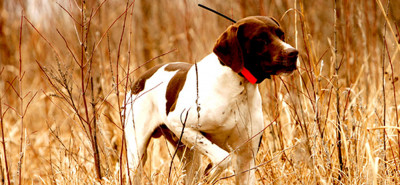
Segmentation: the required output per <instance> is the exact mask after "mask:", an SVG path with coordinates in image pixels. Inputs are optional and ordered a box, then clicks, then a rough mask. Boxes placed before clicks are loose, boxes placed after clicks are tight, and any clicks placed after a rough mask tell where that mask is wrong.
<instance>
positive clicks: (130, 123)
mask: <svg viewBox="0 0 400 185" xmlns="http://www.w3.org/2000/svg"><path fill="white" fill-rule="evenodd" d="M133 98H134V96H133V95H132V94H131V93H130V92H129V93H128V94H127V95H126V97H125V113H124V116H125V128H124V132H125V140H126V149H127V151H126V152H127V153H126V155H127V157H128V164H129V168H130V169H136V168H137V167H138V165H139V154H138V149H137V141H136V132H135V123H134V119H133V103H134V102H133Z"/></svg>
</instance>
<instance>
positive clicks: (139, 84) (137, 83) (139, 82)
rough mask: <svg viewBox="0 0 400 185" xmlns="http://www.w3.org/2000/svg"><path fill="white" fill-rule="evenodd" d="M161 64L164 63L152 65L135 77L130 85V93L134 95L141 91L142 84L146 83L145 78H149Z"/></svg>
mask: <svg viewBox="0 0 400 185" xmlns="http://www.w3.org/2000/svg"><path fill="white" fill-rule="evenodd" d="M163 65H164V64H160V65H157V66H154V67H153V68H151V69H149V70H148V71H146V72H145V73H144V74H143V75H142V76H140V77H139V79H137V80H136V81H135V83H134V84H133V86H132V94H135V95H136V94H139V93H140V92H141V91H143V89H144V85H145V84H146V80H147V79H149V78H150V77H151V76H153V75H154V73H155V72H156V71H157V70H158V69H160V67H162V66H163Z"/></svg>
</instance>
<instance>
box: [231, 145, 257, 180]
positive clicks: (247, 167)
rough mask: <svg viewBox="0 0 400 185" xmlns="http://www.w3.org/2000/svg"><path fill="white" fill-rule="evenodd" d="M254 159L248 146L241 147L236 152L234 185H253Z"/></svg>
mask: <svg viewBox="0 0 400 185" xmlns="http://www.w3.org/2000/svg"><path fill="white" fill-rule="evenodd" d="M249 145H250V144H249ZM255 157H256V153H254V151H253V150H252V148H251V147H250V146H242V147H241V148H240V149H239V150H238V151H237V152H236V172H235V173H236V184H255V173H254V169H252V168H253V167H254V166H255Z"/></svg>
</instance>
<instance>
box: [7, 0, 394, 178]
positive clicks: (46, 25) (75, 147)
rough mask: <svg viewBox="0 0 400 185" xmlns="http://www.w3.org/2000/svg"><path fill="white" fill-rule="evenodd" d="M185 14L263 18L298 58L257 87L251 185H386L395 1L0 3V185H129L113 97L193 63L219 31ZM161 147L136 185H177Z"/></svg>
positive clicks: (176, 167)
mask: <svg viewBox="0 0 400 185" xmlns="http://www.w3.org/2000/svg"><path fill="white" fill-rule="evenodd" d="M197 3H203V4H205V5H207V6H210V7H212V8H214V9H217V10H219V11H220V12H222V13H224V14H226V15H229V16H230V17H232V18H233V19H235V20H238V19H240V18H242V17H245V16H249V15H271V16H273V17H275V18H277V19H278V20H279V21H280V22H281V25H282V27H283V28H284V30H285V32H286V38H287V42H289V43H290V44H292V45H296V46H297V48H298V50H299V51H300V56H299V69H298V70H297V71H295V72H294V73H293V74H292V75H290V76H279V77H278V76H274V77H272V79H271V80H265V82H263V83H261V84H260V89H261V94H262V97H263V112H264V117H265V127H266V130H265V131H264V133H263V135H264V137H263V138H264V139H263V141H262V145H261V148H260V152H259V154H258V156H257V162H256V164H258V166H257V168H255V169H252V170H256V175H257V179H258V184H272V183H273V184H332V183H335V184H339V183H343V184H362V183H364V184H398V183H399V182H400V178H399V177H400V171H399V168H400V164H399V163H400V153H399V152H400V147H399V146H400V142H399V141H400V137H399V133H400V128H399V125H398V124H399V123H398V122H399V116H398V108H399V107H398V102H397V101H398V100H397V99H398V98H397V95H398V90H399V89H400V88H399V87H398V75H397V74H399V67H400V64H399V62H398V60H399V59H398V55H399V51H400V45H399V36H398V35H400V34H399V28H398V27H399V23H400V19H399V17H398V15H397V14H396V11H398V10H400V3H398V1H390V2H389V3H390V4H389V3H388V1H386V0H375V1H374V0H368V1H364V0H354V1H343V0H331V1H325V0H315V1H304V0H283V1H274V0H251V1H234V0H231V1H216V2H209V1H154V2H153V1H151V2H150V1H132V0H125V1H122V0H86V1H81V0H78V1H74V0H68V1H54V0H37V1H28V0H21V1H0V11H1V12H0V57H1V58H0V59H1V61H0V79H1V80H0V123H1V125H0V126H1V134H2V138H1V141H2V142H1V144H2V149H1V150H0V154H1V155H0V159H1V163H0V164H1V165H0V168H1V173H0V174H1V175H0V177H1V180H2V183H6V184H17V183H18V184H27V183H34V184H38V183H41V184H93V183H99V182H100V183H104V184H125V183H128V184H130V183H132V182H133V181H130V179H132V177H133V176H134V175H135V173H137V172H136V171H126V168H127V163H126V156H125V152H124V151H125V146H124V145H125V141H124V139H123V138H124V137H123V134H124V133H123V127H124V123H123V122H124V117H123V116H124V107H123V105H124V96H125V93H126V92H127V91H129V89H130V87H131V84H132V82H133V81H134V80H135V79H136V77H137V76H138V75H140V74H141V73H142V72H143V71H145V70H146V69H147V68H150V67H151V66H154V65H156V64H158V63H165V62H170V61H187V62H191V63H195V62H198V61H200V60H201V59H202V57H204V56H206V55H207V54H208V53H209V52H211V51H212V47H213V44H214V42H215V40H216V38H217V37H218V36H219V34H221V33H222V32H223V31H224V30H225V29H226V27H227V26H229V25H230V24H231V23H230V22H229V21H227V20H225V19H222V18H220V17H218V16H216V15H214V14H212V13H210V12H207V11H204V10H203V9H200V8H198V7H197ZM166 146H168V145H167V144H166V141H165V139H163V138H161V139H159V140H154V141H151V143H150V144H149V149H148V150H149V152H148V154H149V157H148V162H147V163H146V165H145V167H144V170H143V174H142V177H143V179H142V181H143V182H151V183H153V184H166V183H182V182H183V178H184V174H183V173H182V165H183V164H181V162H180V161H179V160H176V159H175V160H174V161H172V167H171V169H170V164H171V156H172V154H173V153H174V150H173V149H171V148H169V147H166ZM153 151H154V152H153ZM203 159H204V160H203V163H202V164H201V166H200V168H201V169H205V168H206V166H207V164H208V163H207V162H208V161H207V159H206V158H205V157H203ZM170 170H171V171H170ZM203 171H204V170H203ZM169 173H171V175H170V178H169V179H167V178H168V176H169ZM199 179H205V178H203V177H200V178H199ZM233 183H234V178H233V176H232V173H231V172H230V171H227V172H226V173H224V174H222V176H221V179H220V180H219V181H218V183H217V184H233Z"/></svg>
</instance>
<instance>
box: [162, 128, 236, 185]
mask: <svg viewBox="0 0 400 185" xmlns="http://www.w3.org/2000/svg"><path fill="white" fill-rule="evenodd" d="M169 128H170V130H171V131H172V132H173V133H174V134H175V135H176V136H177V137H180V136H181V133H182V124H169ZM182 142H183V143H185V144H186V145H188V146H194V148H195V149H197V150H198V151H199V152H200V153H201V154H203V155H206V156H207V157H208V158H209V159H210V160H211V162H212V164H213V166H212V169H211V171H210V173H209V174H210V175H209V177H208V181H214V180H215V179H216V178H217V177H218V176H219V175H220V173H221V172H222V171H223V170H224V169H226V168H227V167H228V166H229V163H230V161H231V156H230V155H229V153H228V152H227V151H225V150H223V149H222V148H220V147H219V146H217V145H216V144H214V143H212V142H211V141H210V140H208V139H207V138H206V137H205V136H204V135H203V134H202V133H200V132H199V131H198V130H196V129H193V128H190V127H186V128H185V129H184V132H183V135H182Z"/></svg>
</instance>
